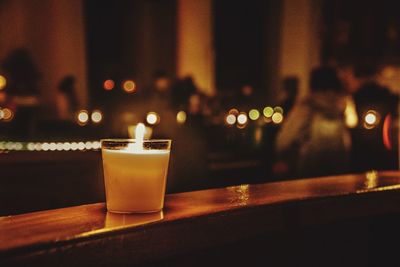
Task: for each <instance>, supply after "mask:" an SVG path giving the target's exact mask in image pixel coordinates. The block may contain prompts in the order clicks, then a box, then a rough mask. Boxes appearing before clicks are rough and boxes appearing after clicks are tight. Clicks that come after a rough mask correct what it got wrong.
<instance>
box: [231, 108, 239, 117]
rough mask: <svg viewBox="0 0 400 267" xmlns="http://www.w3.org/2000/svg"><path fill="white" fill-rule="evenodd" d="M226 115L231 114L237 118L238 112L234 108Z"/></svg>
mask: <svg viewBox="0 0 400 267" xmlns="http://www.w3.org/2000/svg"><path fill="white" fill-rule="evenodd" d="M228 114H233V115H235V116H237V115H238V114H239V110H237V109H236V108H231V109H230V110H229V111H228Z"/></svg>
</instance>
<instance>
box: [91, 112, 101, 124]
mask: <svg viewBox="0 0 400 267" xmlns="http://www.w3.org/2000/svg"><path fill="white" fill-rule="evenodd" d="M91 119H92V121H93V123H100V122H101V120H102V119H103V114H102V113H101V111H100V110H93V112H92V116H91Z"/></svg>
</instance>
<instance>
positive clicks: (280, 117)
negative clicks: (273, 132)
mask: <svg viewBox="0 0 400 267" xmlns="http://www.w3.org/2000/svg"><path fill="white" fill-rule="evenodd" d="M282 121H283V115H282V113H279V112H276V113H274V115H272V122H273V123H275V124H279V123H281V122H282Z"/></svg>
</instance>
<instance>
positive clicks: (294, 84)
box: [279, 77, 299, 114]
mask: <svg viewBox="0 0 400 267" xmlns="http://www.w3.org/2000/svg"><path fill="white" fill-rule="evenodd" d="M298 87H299V80H298V78H297V77H287V78H285V79H284V80H283V96H282V98H281V100H280V101H279V106H280V107H282V109H283V111H284V113H285V114H288V113H289V112H290V110H291V109H292V108H293V106H294V104H295V102H296V98H297V93H298Z"/></svg>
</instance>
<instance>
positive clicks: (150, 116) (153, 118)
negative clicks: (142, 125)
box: [146, 112, 160, 125]
mask: <svg viewBox="0 0 400 267" xmlns="http://www.w3.org/2000/svg"><path fill="white" fill-rule="evenodd" d="M146 121H147V123H148V124H151V125H154V124H157V123H158V122H159V121H160V117H159V116H158V114H157V113H155V112H149V113H147V116H146Z"/></svg>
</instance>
